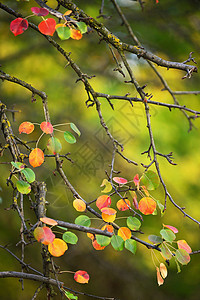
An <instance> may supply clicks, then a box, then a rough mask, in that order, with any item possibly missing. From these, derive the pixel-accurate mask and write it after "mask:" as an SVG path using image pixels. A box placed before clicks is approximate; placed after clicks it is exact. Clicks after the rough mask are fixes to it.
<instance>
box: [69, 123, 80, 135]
mask: <svg viewBox="0 0 200 300" xmlns="http://www.w3.org/2000/svg"><path fill="white" fill-rule="evenodd" d="M70 127H71V129H72V130H73V131H74V132H76V133H77V134H78V136H80V135H81V132H80V130H79V129H78V128H77V126H76V125H75V124H74V123H70Z"/></svg>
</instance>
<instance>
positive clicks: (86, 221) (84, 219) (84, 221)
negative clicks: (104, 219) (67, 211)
mask: <svg viewBox="0 0 200 300" xmlns="http://www.w3.org/2000/svg"><path fill="white" fill-rule="evenodd" d="M75 224H77V225H81V226H86V227H90V225H91V220H90V218H89V217H88V216H85V215H82V216H78V217H77V218H76V219H75Z"/></svg>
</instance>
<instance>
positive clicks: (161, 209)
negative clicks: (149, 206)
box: [156, 200, 165, 216]
mask: <svg viewBox="0 0 200 300" xmlns="http://www.w3.org/2000/svg"><path fill="white" fill-rule="evenodd" d="M156 202H157V204H158V208H159V209H160V212H161V216H163V215H164V213H165V212H163V210H164V205H163V204H162V203H161V202H160V201H159V200H156Z"/></svg>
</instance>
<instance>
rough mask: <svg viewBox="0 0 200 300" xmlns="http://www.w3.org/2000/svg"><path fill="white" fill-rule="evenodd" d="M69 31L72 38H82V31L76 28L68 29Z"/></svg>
mask: <svg viewBox="0 0 200 300" xmlns="http://www.w3.org/2000/svg"><path fill="white" fill-rule="evenodd" d="M70 31H71V34H70V36H71V38H72V39H74V40H80V39H81V38H82V33H81V32H80V30H76V29H70Z"/></svg>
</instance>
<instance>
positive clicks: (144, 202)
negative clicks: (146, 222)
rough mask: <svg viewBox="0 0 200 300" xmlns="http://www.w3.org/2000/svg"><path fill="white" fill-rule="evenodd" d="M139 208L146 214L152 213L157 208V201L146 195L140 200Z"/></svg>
mask: <svg viewBox="0 0 200 300" xmlns="http://www.w3.org/2000/svg"><path fill="white" fill-rule="evenodd" d="M138 208H139V210H140V211H141V212H142V213H143V214H144V215H151V214H153V212H154V211H155V209H156V202H155V201H154V200H153V199H152V198H150V197H144V198H142V199H141V200H140V202H139V204H138Z"/></svg>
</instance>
